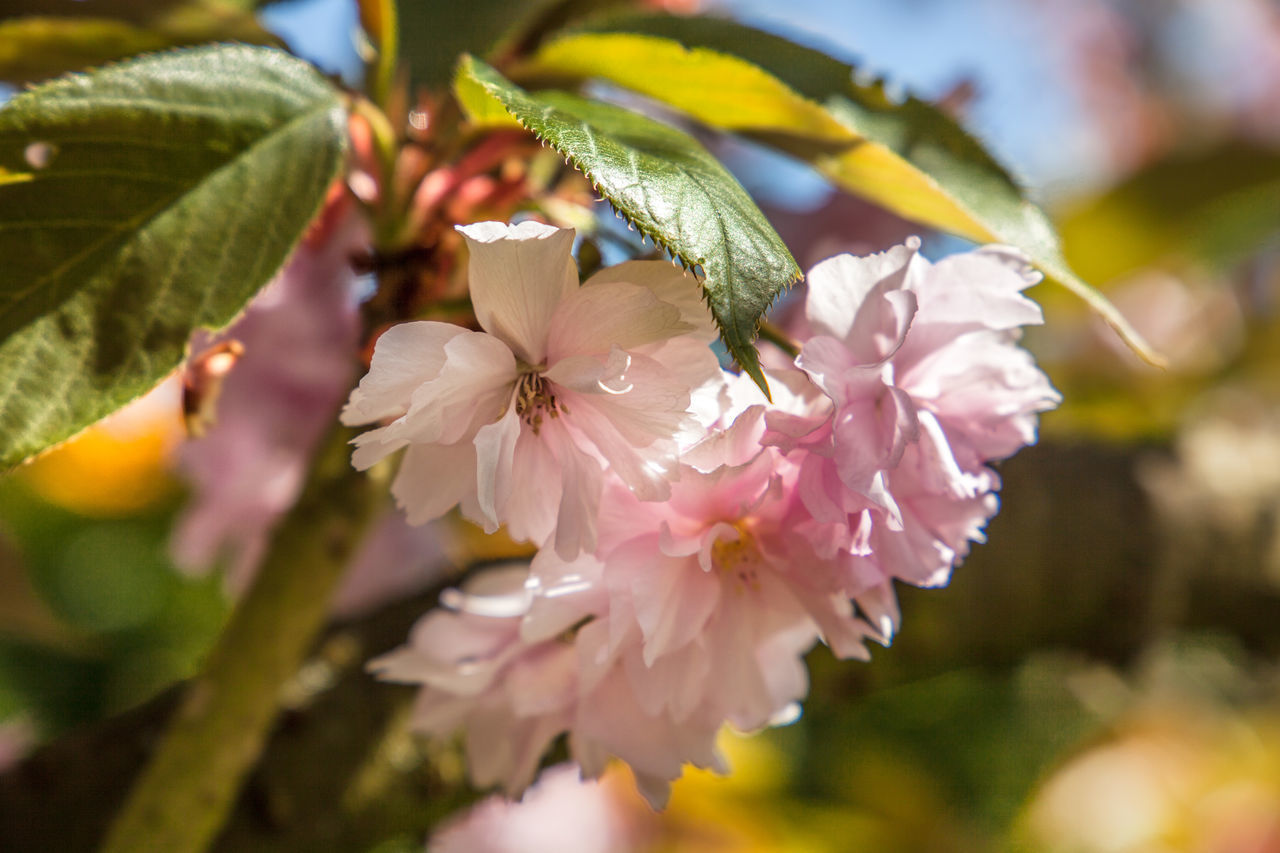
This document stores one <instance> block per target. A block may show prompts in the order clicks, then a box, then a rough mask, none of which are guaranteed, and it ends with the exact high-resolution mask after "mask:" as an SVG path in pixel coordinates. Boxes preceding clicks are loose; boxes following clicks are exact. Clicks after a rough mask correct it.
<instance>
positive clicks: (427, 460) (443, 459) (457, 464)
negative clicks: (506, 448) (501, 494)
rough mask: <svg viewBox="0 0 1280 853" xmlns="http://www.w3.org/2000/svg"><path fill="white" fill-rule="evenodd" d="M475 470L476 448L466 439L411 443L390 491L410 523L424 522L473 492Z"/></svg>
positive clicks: (443, 512)
mask: <svg viewBox="0 0 1280 853" xmlns="http://www.w3.org/2000/svg"><path fill="white" fill-rule="evenodd" d="M475 470H476V451H475V448H474V447H473V446H472V445H471V443H470V442H467V441H464V442H460V443H458V444H413V445H410V447H409V449H408V450H407V451H405V454H404V459H403V460H401V462H400V471H399V473H398V474H396V479H395V481H394V482H393V483H392V484H391V494H393V495H395V498H396V504H397V505H399V506H400V508H401V509H403V510H404V511H405V514H406V516H407V518H408V521H409V523H410V524H426V523H427V522H428V521H431V520H432V519H435V518H439V517H440V516H442V515H444V514H445V513H446V512H448V511H449V509H450V508H451V507H452V506H453V505H454V504H456V503H458V502H459V501H460V500H462V498H463V497H464V496H466V495H467V494H468V493H471V494H474V493H475V490H476V479H475Z"/></svg>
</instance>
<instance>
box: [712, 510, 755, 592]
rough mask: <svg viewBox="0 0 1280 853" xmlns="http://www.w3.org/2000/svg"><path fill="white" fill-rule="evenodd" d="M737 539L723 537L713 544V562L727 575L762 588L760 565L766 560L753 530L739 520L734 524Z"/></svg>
mask: <svg viewBox="0 0 1280 853" xmlns="http://www.w3.org/2000/svg"><path fill="white" fill-rule="evenodd" d="M734 529H735V530H737V531H738V538H737V539H728V538H725V537H721V538H719V539H717V540H716V541H715V542H714V543H712V545H711V564H712V565H713V566H715V567H716V569H717V570H718V571H719V572H720V573H721V574H722V575H725V576H727V577H734V578H737V579H738V582H739V583H740V584H741V585H742V586H744V587H750V588H751V589H755V590H758V589H759V588H760V566H761V564H762V563H763V562H764V561H763V559H762V557H761V556H760V548H759V547H758V546H757V545H756V540H755V537H753V536H752V535H751V531H750V530H748V529H747V527H746V526H745V525H744V524H743V523H741V522H739V523H738V524H735V525H734Z"/></svg>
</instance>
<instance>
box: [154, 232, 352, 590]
mask: <svg viewBox="0 0 1280 853" xmlns="http://www.w3.org/2000/svg"><path fill="white" fill-rule="evenodd" d="M363 236H364V227H363V222H362V220H361V219H360V217H359V216H358V215H356V214H355V213H348V214H347V215H345V216H344V217H343V218H342V219H341V220H340V221H339V222H338V223H337V224H336V225H335V226H334V227H333V228H332V230H330V231H328V233H327V234H326V236H325V239H323V240H316V241H307V242H304V243H303V244H302V245H300V246H299V247H298V249H297V250H296V251H295V252H294V254H293V257H292V258H290V260H289V262H288V263H287V264H286V265H285V267H284V269H283V270H282V271H281V272H280V274H279V275H277V276H276V278H275V279H274V280H273V281H272V282H271V283H270V284H268V285H267V287H266V288H265V289H264V290H263V291H262V293H260V294H259V295H258V296H257V297H255V298H254V300H253V301H252V302H251V303H250V304H249V307H248V309H246V311H245V313H244V316H243V317H241V318H240V319H239V320H238V321H236V323H235V324H234V325H232V326H231V327H230V328H229V329H227V330H226V331H225V332H223V333H221V334H219V335H218V336H216V337H209V336H197V338H196V340H194V341H193V343H192V346H191V350H192V352H193V353H197V354H198V353H199V352H201V351H202V350H204V349H206V348H208V347H210V346H212V345H214V344H216V343H218V342H220V341H227V340H236V341H239V343H240V344H241V345H242V346H243V354H242V355H241V356H240V358H239V359H238V361H237V362H236V363H235V366H234V368H233V369H231V371H230V373H229V374H227V375H226V377H225V379H224V380H223V382H222V387H221V392H220V395H219V397H218V400H217V407H216V413H215V421H214V423H213V425H212V426H211V427H210V428H209V429H208V431H207V433H206V434H205V435H204V436H203V437H201V438H193V439H191V440H189V441H187V442H186V443H185V444H184V445H183V446H182V447H181V449H180V451H179V463H178V465H179V469H180V471H181V473H182V474H183V475H184V476H185V477H186V479H187V480H188V481H189V482H190V483H191V491H192V494H191V500H190V503H189V504H188V506H187V508H186V510H185V511H184V512H183V515H182V517H181V518H180V519H179V520H178V523H177V527H176V529H175V531H174V535H173V540H172V551H173V555H174V559H175V561H176V562H177V563H178V565H179V566H180V567H182V568H183V569H185V570H187V571H191V572H199V573H203V572H206V571H208V570H210V569H211V568H213V566H214V565H216V564H221V563H224V562H225V564H226V567H227V569H226V571H227V580H228V584H229V586H230V587H231V588H232V589H233V590H239V589H242V588H244V587H245V586H246V585H247V584H248V582H249V580H250V578H251V577H252V575H253V571H254V569H256V568H257V565H258V562H259V561H260V560H261V558H262V555H263V551H264V550H265V548H266V544H267V539H268V535H269V533H270V530H271V528H272V527H273V526H274V524H275V522H276V520H277V519H278V518H279V517H280V515H281V514H282V513H284V512H285V511H286V510H287V509H288V508H289V507H291V506H292V505H293V503H294V501H295V500H296V499H297V497H298V493H299V491H300V489H301V488H302V482H303V479H304V477H305V476H306V471H307V467H308V465H309V463H310V460H311V455H312V453H313V452H314V451H315V447H316V443H317V442H318V441H319V440H320V437H321V436H322V435H323V434H324V432H325V431H326V430H327V429H328V428H329V425H330V424H331V423H333V418H334V416H335V415H336V414H337V411H338V407H339V405H340V403H341V401H342V397H343V395H344V394H345V393H346V391H347V389H349V388H350V387H351V380H352V377H353V374H354V372H355V370H354V366H355V363H356V346H357V340H356V339H357V335H358V326H359V324H358V317H357V313H356V299H355V294H354V286H355V273H354V272H353V270H352V269H351V265H350V263H349V256H350V254H351V252H352V251H353V249H354V248H356V247H357V246H359V245H361V241H362V239H363Z"/></svg>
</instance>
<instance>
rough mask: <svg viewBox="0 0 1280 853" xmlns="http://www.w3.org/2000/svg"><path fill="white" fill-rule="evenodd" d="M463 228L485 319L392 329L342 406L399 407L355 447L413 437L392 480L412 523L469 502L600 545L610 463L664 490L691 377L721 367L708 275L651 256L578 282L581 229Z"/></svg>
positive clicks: (362, 452)
mask: <svg viewBox="0 0 1280 853" xmlns="http://www.w3.org/2000/svg"><path fill="white" fill-rule="evenodd" d="M459 231H461V233H462V234H463V236H464V237H465V238H466V241H467V245H468V247H469V249H470V253H471V259H470V267H469V283H470V290H471V299H472V303H473V305H474V308H475V313H476V319H477V320H478V321H479V323H480V325H481V327H482V329H483V331H479V332H475V331H469V330H467V329H463V328H461V327H458V326H454V325H450V324H446V323H436V322H415V323H405V324H402V325H400V326H397V327H395V328H392V329H390V330H389V331H387V332H386V333H385V334H383V336H382V337H381V338H379V340H378V343H377V346H376V348H375V351H374V357H373V363H372V366H371V368H370V371H369V374H368V375H367V376H366V377H365V378H364V379H363V380H362V381H361V383H360V386H359V388H357V389H356V390H355V391H354V392H353V393H352V395H351V399H350V401H349V402H348V404H347V407H346V409H345V410H344V412H343V416H342V417H343V422H344V423H347V424H349V425H355V424H364V423H370V422H376V421H388V423H387V424H386V425H385V426H382V427H379V428H377V429H373V430H370V431H369V432H367V433H365V434H363V435H362V436H360V437H359V438H358V439H357V440H356V445H357V449H356V452H355V455H354V458H353V462H354V464H355V465H356V467H358V468H361V469H363V468H367V467H369V466H370V465H372V464H374V463H375V462H377V461H378V460H380V459H382V458H383V457H385V456H386V455H388V454H389V453H392V452H393V451H396V450H399V449H400V448H407V450H406V451H405V456H404V459H403V461H402V462H401V466H400V473H399V474H398V475H397V477H396V479H395V482H394V484H393V486H392V491H393V493H394V494H395V496H396V499H397V500H398V502H399V503H400V505H401V506H402V507H403V508H404V509H405V511H406V512H407V513H408V517H409V521H410V522H411V523H414V524H419V523H422V522H425V521H428V520H430V519H432V518H436V517H438V516H439V515H441V514H442V513H444V512H445V511H447V510H448V509H449V508H450V507H452V506H454V505H456V504H460V505H461V507H462V511H463V513H464V514H465V515H466V516H467V517H468V518H471V519H472V520H474V521H477V522H478V523H482V524H484V525H485V528H486V529H487V530H489V531H493V530H495V529H496V528H497V527H498V525H500V524H506V525H507V527H508V529H509V531H510V533H511V534H512V535H513V536H515V537H516V538H518V539H524V540H532V541H534V542H537V543H539V544H541V543H542V542H544V541H546V540H547V539H548V537H549V536H551V535H552V534H553V533H554V541H555V546H556V548H557V549H558V550H559V551H560V552H561V553H562V554H563V555H564V556H566V557H571V556H573V555H574V554H576V553H578V552H579V551H580V550H588V551H590V550H593V549H594V547H595V540H596V510H597V506H598V504H599V501H600V494H601V490H602V489H603V486H604V481H605V472H606V469H607V470H608V471H610V472H612V474H613V475H616V476H618V477H620V478H621V479H622V481H623V482H625V483H626V485H627V487H628V488H629V489H630V490H631V491H632V492H633V493H634V494H636V495H637V496H638V497H640V498H641V499H642V500H649V501H655V500H664V499H665V498H666V497H667V495H668V494H669V493H670V485H669V482H668V481H669V479H670V478H671V477H672V476H673V474H674V472H675V465H676V458H677V436H678V434H679V433H680V432H681V430H683V429H684V428H686V426H687V425H688V424H689V423H690V422H691V420H692V415H691V412H690V393H691V391H692V390H693V389H694V388H697V387H699V386H700V385H702V384H704V383H705V382H707V381H709V380H711V379H714V377H715V376H716V375H718V367H717V365H716V362H715V359H714V356H713V355H712V354H711V352H710V350H709V349H708V348H707V347H706V345H705V344H706V341H707V340H709V338H710V334H709V333H708V329H709V327H710V323H709V317H708V316H707V312H706V310H705V308H703V306H701V305H700V304H699V303H698V302H697V286H696V283H695V282H694V281H692V279H690V278H689V277H687V276H686V275H684V274H683V273H682V272H681V271H680V270H679V269H678V268H676V267H674V266H673V265H671V264H667V263H664V262H661V261H649V262H631V263H627V264H622V265H619V266H616V267H611V268H609V269H608V270H605V271H603V272H602V273H601V274H598V275H596V276H593V277H592V278H591V279H590V280H588V281H587V282H586V283H585V284H583V285H582V286H579V284H578V274H577V269H576V267H575V265H574V262H573V259H572V257H571V256H570V254H569V249H570V247H571V245H572V242H573V232H572V231H571V230H565V229H558V228H553V227H551V226H547V225H542V224H539V223H537V222H523V223H520V224H519V225H515V226H507V225H504V224H501V223H496V222H483V223H479V224H477V225H470V226H466V227H462V228H459Z"/></svg>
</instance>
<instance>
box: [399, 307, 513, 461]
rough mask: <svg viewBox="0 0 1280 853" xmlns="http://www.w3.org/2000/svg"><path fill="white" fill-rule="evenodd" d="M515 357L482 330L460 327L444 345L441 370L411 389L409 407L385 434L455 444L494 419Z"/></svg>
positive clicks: (510, 380)
mask: <svg viewBox="0 0 1280 853" xmlns="http://www.w3.org/2000/svg"><path fill="white" fill-rule="evenodd" d="M515 380H516V362H515V358H514V357H513V356H512V354H511V350H510V349H508V348H507V345H506V344H504V343H503V342H502V341H500V340H498V339H497V338H496V337H494V336H492V335H486V334H485V333H484V332H464V333H463V334H461V335H458V336H456V337H454V338H453V339H452V340H451V341H449V343H448V344H446V345H445V363H444V367H443V368H442V369H441V370H440V374H439V375H438V376H437V377H436V378H435V379H433V380H431V381H430V382H427V383H426V384H424V385H422V386H420V387H419V388H418V389H417V390H416V391H414V392H413V398H412V400H413V402H412V405H411V406H410V407H409V411H408V413H407V414H406V415H405V416H404V417H403V418H401V419H400V420H399V421H397V422H396V423H395V424H393V425H392V426H391V427H390V428H389V433H388V435H389V437H394V438H403V439H407V440H408V441H411V442H427V443H441V444H454V443H455V442H458V441H463V440H465V439H469V438H471V437H473V436H474V435H475V431H476V430H477V429H479V428H480V427H481V426H483V425H484V424H487V423H492V422H493V421H495V420H497V419H498V416H499V415H501V414H502V411H503V408H504V406H506V405H507V404H508V403H509V402H510V399H511V389H512V387H514V383H515Z"/></svg>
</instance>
